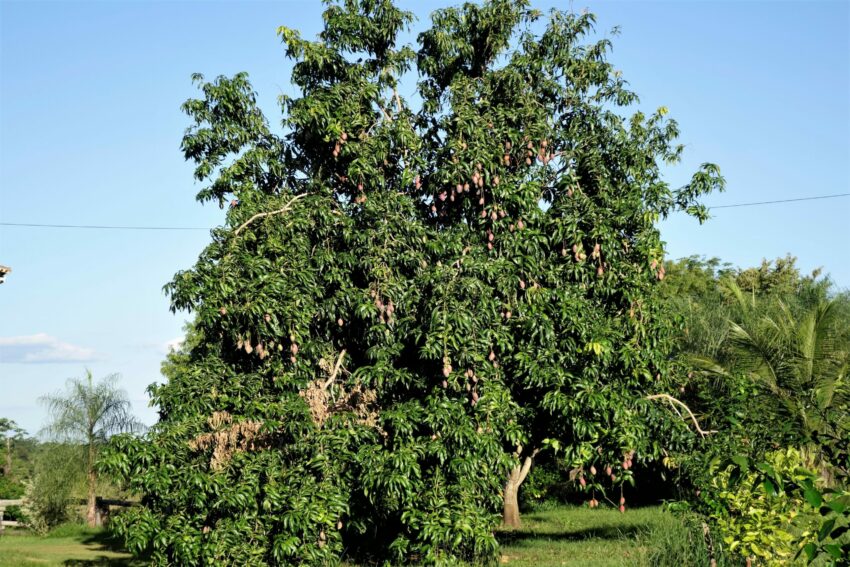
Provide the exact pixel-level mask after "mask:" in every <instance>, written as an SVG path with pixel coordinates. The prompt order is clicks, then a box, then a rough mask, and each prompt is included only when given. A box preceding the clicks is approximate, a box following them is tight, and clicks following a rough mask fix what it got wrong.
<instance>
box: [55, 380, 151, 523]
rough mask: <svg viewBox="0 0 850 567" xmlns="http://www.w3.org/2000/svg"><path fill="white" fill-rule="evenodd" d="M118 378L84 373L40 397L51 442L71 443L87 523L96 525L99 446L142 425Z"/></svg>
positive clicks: (138, 428)
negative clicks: (80, 467)
mask: <svg viewBox="0 0 850 567" xmlns="http://www.w3.org/2000/svg"><path fill="white" fill-rule="evenodd" d="M118 379H119V376H118V375H117V374H110V375H108V376H106V377H105V378H103V379H102V380H100V381H99V382H95V381H94V379H93V378H92V373H91V371H89V370H86V375H85V377H84V378H69V379H68V381H67V385H66V389H65V391H64V392H57V393H55V394H49V395H45V396H42V397H41V398H40V401H41V402H42V403H43V404H44V405H45V406H47V410H48V412H49V420H50V421H49V423H48V425H47V426H46V427H45V429H44V432H45V433H46V434H47V435H48V436H49V437H50V438H52V439H54V440H57V441H62V442H67V443H70V444H74V445H76V446H78V447H79V448H80V449H82V451H83V453H82V454H80V455H79V457H80V460H81V462H82V463H84V466H85V471H86V478H87V504H86V521H87V522H88V524H89V525H90V526H94V525H95V522H96V513H97V511H96V490H97V470H96V468H95V463H96V461H97V456H98V451H99V449H100V447H101V446H102V445H103V444H104V443H105V442H106V441H107V440H108V439H109V438H110V437H111V436H112V435H115V434H116V433H123V432H135V431H139V430H141V429H142V425H141V423H140V422H138V421H137V420H136V419H135V418H134V417H133V415H132V414H131V413H130V402H129V401H128V400H127V395H126V394H125V392H124V391H123V390H121V389H119V388H118V386H117V382H118Z"/></svg>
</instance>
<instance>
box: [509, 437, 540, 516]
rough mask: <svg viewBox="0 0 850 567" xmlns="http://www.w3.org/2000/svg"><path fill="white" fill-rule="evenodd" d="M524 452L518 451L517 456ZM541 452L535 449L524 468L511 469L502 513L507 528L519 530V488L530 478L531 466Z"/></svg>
mask: <svg viewBox="0 0 850 567" xmlns="http://www.w3.org/2000/svg"><path fill="white" fill-rule="evenodd" d="M521 452H522V448H520V449H519V450H518V451H517V456H519V454H520V453H521ZM538 452H539V449H535V450H534V451H532V452H531V455H529V456H528V457H526V458H525V461H523V463H522V466H519V465H517V466H515V467H514V468H513V469H511V474H510V475H509V476H508V481H507V482H506V483H505V490H504V493H503V497H504V502H505V505H504V509H503V511H502V525H503V526H504V527H506V528H518V527H519V526H520V521H519V499H518V496H519V487H520V485H522V483H523V481H524V480H525V477H527V476H528V471H530V470H531V464H532V463H533V462H534V457H535V456H536V455H537V453H538Z"/></svg>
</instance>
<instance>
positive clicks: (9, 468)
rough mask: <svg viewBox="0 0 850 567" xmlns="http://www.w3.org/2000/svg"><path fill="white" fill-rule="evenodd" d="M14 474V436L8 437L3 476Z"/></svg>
mask: <svg viewBox="0 0 850 567" xmlns="http://www.w3.org/2000/svg"><path fill="white" fill-rule="evenodd" d="M11 474H12V438H11V437H6V466H4V467H3V476H11Z"/></svg>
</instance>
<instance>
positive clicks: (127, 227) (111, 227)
mask: <svg viewBox="0 0 850 567" xmlns="http://www.w3.org/2000/svg"><path fill="white" fill-rule="evenodd" d="M839 197H850V193H836V194H834V195H818V196H814V197H797V198H794V199H777V200H775V201H755V202H752V203H735V204H731V205H712V206H709V207H708V209H709V210H714V209H731V208H735V207H755V206H758V205H775V204H779V203H796V202H800V201H815V200H820V199H836V198H839ZM0 226H10V227H24V228H74V229H87V230H212V227H205V226H131V225H125V226H121V225H93V224H44V223H28V222H0Z"/></svg>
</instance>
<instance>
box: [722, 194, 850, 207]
mask: <svg viewBox="0 0 850 567" xmlns="http://www.w3.org/2000/svg"><path fill="white" fill-rule="evenodd" d="M837 197H850V193H837V194H835V195H819V196H817V197H799V198H797V199H780V200H778V201H758V202H755V203H737V204H735V205H716V206H713V207H708V208H709V209H731V208H732V207H753V206H755V205H773V204H775V203H793V202H796V201H814V200H816V199H835V198H837Z"/></svg>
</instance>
